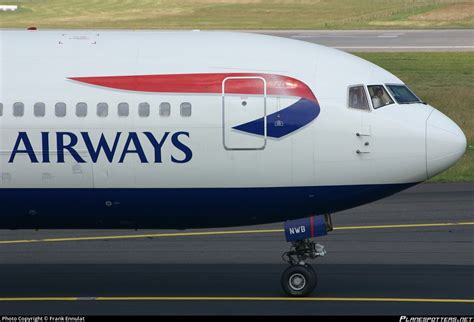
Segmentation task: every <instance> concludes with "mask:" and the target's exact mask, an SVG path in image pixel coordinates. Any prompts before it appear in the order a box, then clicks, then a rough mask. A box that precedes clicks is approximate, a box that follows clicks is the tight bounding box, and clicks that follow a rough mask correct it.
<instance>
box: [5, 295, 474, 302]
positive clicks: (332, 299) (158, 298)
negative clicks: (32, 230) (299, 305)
mask: <svg viewBox="0 0 474 322" xmlns="http://www.w3.org/2000/svg"><path fill="white" fill-rule="evenodd" d="M32 301H240V302H243V301H247V302H251V301H266V302H275V301H287V302H412V303H474V299H440V298H391V297H375V298H373V297H243V296H242V297H241V296H235V297H234V296H222V297H220V296H184V297H179V296H176V297H169V296H145V297H141V296H136V297H119V296H118V297H109V296H101V297H3V298H0V302H32Z"/></svg>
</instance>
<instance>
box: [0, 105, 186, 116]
mask: <svg viewBox="0 0 474 322" xmlns="http://www.w3.org/2000/svg"><path fill="white" fill-rule="evenodd" d="M3 109H4V108H3V104H2V103H0V116H3ZM191 110H192V106H191V103H188V102H184V103H181V104H180V114H181V116H183V117H190V116H191ZM150 112H151V107H150V104H149V103H146V102H144V103H140V104H138V116H140V117H149V116H150ZM87 113H88V105H87V103H84V102H80V103H77V104H76V116H77V117H86V116H87ZM33 114H34V116H36V117H44V116H45V115H46V104H45V103H41V102H38V103H35V104H34V105H33ZM66 114H67V106H66V103H63V102H59V103H56V104H55V105H54V115H55V116H57V117H65V116H66ZM96 114H97V116H98V117H107V116H109V104H107V103H98V104H97V106H96ZM159 114H160V116H163V117H168V116H170V115H171V104H170V103H167V102H163V103H161V104H160V105H159ZM24 115H25V104H24V103H22V102H16V103H13V116H15V117H22V116H24ZM117 115H118V116H120V117H128V116H129V115H130V105H129V104H128V103H119V104H118V105H117Z"/></svg>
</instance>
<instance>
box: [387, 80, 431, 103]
mask: <svg viewBox="0 0 474 322" xmlns="http://www.w3.org/2000/svg"><path fill="white" fill-rule="evenodd" d="M384 85H385V87H386V88H387V92H388V93H389V95H391V96H392V99H393V100H394V101H395V102H397V104H398V105H406V104H417V103H419V104H423V102H424V101H423V100H422V99H421V98H419V97H418V95H416V94H415V93H414V92H413V91H412V90H411V88H410V87H408V85H407V84H404V83H385V84H384ZM390 85H392V86H405V87H406V88H407V89H408V90H409V91H410V93H412V94H413V96H415V97H416V98H417V99H418V102H412V103H400V102H399V101H398V100H397V99H396V98H395V96H394V95H393V93H392V91H391V89H390V87H389V86H390Z"/></svg>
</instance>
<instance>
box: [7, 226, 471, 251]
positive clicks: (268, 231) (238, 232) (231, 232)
mask: <svg viewBox="0 0 474 322" xmlns="http://www.w3.org/2000/svg"><path fill="white" fill-rule="evenodd" d="M465 225H474V222H449V223H431V224H400V225H375V226H341V227H334V230H363V229H398V228H421V227H447V226H465ZM282 232H283V229H260V230H258V229H257V230H226V231H203V232H188V233H161V234H142V235H116V236H89V237H65V238H44V239H22V240H0V245H5V244H28V243H52V242H68V241H87V240H89V241H91V240H112V239H137V238H160V237H191V236H217V235H243V234H271V233H282Z"/></svg>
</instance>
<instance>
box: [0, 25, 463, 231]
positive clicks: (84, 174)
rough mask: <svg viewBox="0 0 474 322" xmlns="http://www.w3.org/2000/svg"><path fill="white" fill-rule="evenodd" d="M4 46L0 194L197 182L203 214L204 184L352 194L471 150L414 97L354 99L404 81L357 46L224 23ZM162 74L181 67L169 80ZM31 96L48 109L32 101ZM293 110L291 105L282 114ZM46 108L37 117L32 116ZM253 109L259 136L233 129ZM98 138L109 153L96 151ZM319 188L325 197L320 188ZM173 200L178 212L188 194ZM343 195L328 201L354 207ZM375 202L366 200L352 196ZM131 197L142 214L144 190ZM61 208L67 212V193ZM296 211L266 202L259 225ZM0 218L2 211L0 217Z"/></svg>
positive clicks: (46, 35)
mask: <svg viewBox="0 0 474 322" xmlns="http://www.w3.org/2000/svg"><path fill="white" fill-rule="evenodd" d="M0 45H1V51H0V71H1V78H0V103H1V104H3V107H2V109H3V111H2V114H1V116H0V199H2V194H3V195H4V196H5V197H4V198H7V197H6V196H8V199H9V200H11V199H12V198H13V199H15V194H18V195H19V196H21V194H24V193H25V191H28V194H30V193H31V194H35V193H38V191H40V190H43V191H40V192H39V193H40V194H41V193H44V191H54V192H57V191H59V190H61V189H63V191H64V190H68V189H69V190H74V191H79V192H78V193H80V191H92V190H94V189H96V191H99V190H100V191H107V193H108V194H109V195H110V197H105V196H104V197H103V199H101V200H97V203H94V205H91V207H95V206H98V205H101V206H100V207H102V206H104V205H105V206H104V207H106V208H104V209H106V210H107V211H109V210H110V209H115V208H114V207H115V206H116V207H117V208H120V205H121V204H123V203H124V202H123V201H122V200H121V199H120V198H122V197H116V196H114V195H113V192H111V191H114V189H116V190H117V191H118V190H120V191H122V193H125V192H124V191H132V190H134V189H135V190H136V189H146V190H147V191H153V189H157V190H156V191H166V193H169V191H171V190H170V189H178V190H176V191H179V189H185V190H187V191H190V189H191V190H193V191H198V195H199V197H198V198H199V199H201V200H200V201H199V205H201V206H202V207H203V208H204V207H205V206H206V205H207V206H208V207H209V212H210V213H213V212H217V211H223V209H225V207H226V204H225V203H224V202H222V204H221V203H220V202H218V201H216V200H214V199H213V197H212V195H211V194H209V195H208V194H205V195H201V193H202V191H205V189H211V190H212V191H216V190H218V189H240V190H239V191H242V189H244V190H245V189H271V188H276V189H291V188H298V189H300V188H303V189H304V188H314V189H318V187H320V188H321V187H333V188H334V187H345V188H344V189H346V188H347V187H351V186H352V187H354V189H356V187H361V188H360V189H361V191H360V192H361V193H362V192H363V191H364V189H367V187H369V186H370V187H376V186H377V187H386V186H391V185H392V186H393V185H400V189H394V190H393V191H390V193H393V192H395V191H398V190H401V189H402V188H405V187H406V186H409V185H411V184H415V183H418V182H422V181H424V180H426V179H427V178H428V177H431V176H434V175H436V174H437V173H439V172H441V171H443V170H445V169H446V168H447V167H449V166H451V165H452V164H453V163H454V162H455V161H456V160H458V159H459V158H460V157H461V156H462V154H463V153H464V149H465V146H466V141H465V137H464V135H463V133H462V131H461V130H460V129H459V128H458V127H457V126H456V125H455V124H454V123H453V122H452V121H450V120H449V119H448V118H447V117H445V116H444V115H442V114H441V113H440V112H438V111H436V110H435V109H433V107H431V106H429V105H425V104H422V103H421V102H419V103H413V104H398V103H397V101H396V100H394V103H393V104H390V105H387V106H383V107H381V108H378V109H374V107H373V106H372V103H371V99H370V94H369V93H368V92H366V95H367V97H368V102H369V109H368V110H361V109H356V108H351V107H349V106H348V95H349V94H348V93H349V88H350V87H352V86H355V85H362V86H364V88H365V90H366V91H367V86H369V85H382V86H386V84H403V82H402V81H401V80H399V79H398V78H397V77H395V76H393V75H392V74H390V73H389V72H387V71H385V70H383V69H381V68H379V67H378V66H376V65H374V64H371V63H369V62H367V61H364V60H362V59H360V58H357V57H355V56H352V55H350V54H347V53H344V52H341V51H337V50H333V49H329V48H325V47H322V46H317V45H313V44H309V43H305V42H299V41H293V40H287V39H283V38H276V37H268V36H260V35H250V34H239V33H218V32H100V33H95V32H91V31H41V32H23V31H0ZM150 75H151V77H155V78H147V77H150ZM165 75H168V76H166V77H178V78H176V79H175V80H174V81H175V82H176V84H174V85H170V84H171V82H172V81H173V80H170V78H166V77H165ZM169 75H171V76H169ZM176 75H177V76H176ZM183 75H184V76H183ZM208 75H211V76H210V77H211V78H212V79H211V78H209V79H208V78H207V77H208ZM163 77H164V78H163ZM182 79H185V81H184V83H183V81H182ZM206 82H207V83H206ZM150 84H151V85H150ZM180 84H182V86H181V85H180ZM153 86H155V87H153ZM173 86H174V87H173ZM256 87H257V89H255V88H256ZM170 88H171V89H172V91H171V89H170ZM217 88H218V89H219V90H217ZM249 88H252V89H251V90H250V91H248V89H249ZM301 93H303V94H301ZM304 95H307V96H306V97H305V96H304ZM312 95H314V96H312ZM18 103H20V104H22V105H23V106H24V107H23V109H24V112H23V114H22V115H19V113H20V111H21V108H20V107H19V105H18ZM37 103H44V108H41V107H39V108H38V110H35V108H34V106H35V104H37ZM58 103H60V105H61V106H58V105H57V104H58ZM62 103H64V104H65V106H66V108H65V111H66V113H65V115H64V116H63V114H61V113H62V111H63V106H64V105H63V104H62ZM78 103H81V104H82V107H81V108H82V109H81V112H79V107H78ZM103 103H106V108H105V104H103ZM124 103H126V104H124ZM119 104H122V107H123V106H125V105H127V106H128V108H127V110H128V114H127V113H123V114H122V115H119ZM163 104H164V105H165V106H164V109H163V110H162V109H161V107H160V105H163ZM301 104H307V105H305V106H303V105H301ZM85 105H87V107H86V108H84V106H85ZM98 105H100V107H98ZM15 106H16V107H15ZM147 106H149V107H148V108H147ZM289 106H294V108H293V109H288V110H286V112H284V110H285V108H287V107H289ZM306 108H307V109H308V111H310V110H311V109H313V110H311V111H312V112H311V111H310V112H308V113H309V114H311V113H313V114H312V115H309V114H308V113H306ZM15 109H17V110H15ZM104 109H105V110H106V114H107V115H105V114H104V113H105V112H104V111H105V110H104ZM298 109H305V110H304V111H302V112H299V111H298ZM43 110H44V116H43V115H39V116H38V115H35V114H37V113H40V114H41V112H42V111H43ZM84 111H86V112H84ZM167 111H169V115H168V114H167ZM82 112H84V114H80V113H82ZM280 112H281V113H282V114H281V116H280ZM293 112H296V113H299V114H295V113H293ZM78 113H79V114H80V116H78ZM188 113H190V115H189V114H188ZM285 113H286V114H285ZM305 113H306V114H305ZM20 114H21V113H20ZM99 114H100V115H99ZM295 115H296V116H295ZM270 116H271V117H270ZM280 117H281V118H282V119H281V120H280ZM285 118H286V119H285ZM258 119H261V121H262V122H260V123H259V122H257V120H258ZM252 120H255V122H254V123H252V124H250V125H249V126H253V127H254V128H256V129H255V131H254V132H253V133H250V132H249V131H247V130H242V129H240V130H239V129H236V128H235V127H238V126H241V125H242V124H245V123H246V122H250V121H252ZM431 123H433V126H431ZM292 126H293V127H292ZM259 127H260V128H259ZM285 129H286V130H285ZM259 131H261V132H259ZM279 131H280V132H279ZM281 131H284V132H281ZM274 133H276V134H274ZM101 137H102V139H103V140H105V141H103V142H102V143H104V142H105V143H106V145H107V146H108V147H109V148H110V151H108V152H107V151H106V150H104V149H102V150H100V149H99V150H98V147H99V145H100V144H99V143H100V139H101ZM76 139H77V142H75V140H76ZM153 139H154V140H155V141H154V140H153ZM58 141H61V142H58ZM104 147H105V146H104V145H103V146H102V148H104ZM405 185H406V186H405ZM127 189H128V190H127ZM203 189H204V190H203ZM347 189H349V188H347ZM211 190H209V191H211ZM173 191H174V190H173ZM344 191H345V190H344ZM304 193H305V194H306V192H304ZM319 193H321V196H323V195H325V194H326V192H325V191H324V192H321V191H320V190H315V194H319ZM354 193H355V195H357V193H358V192H354V191H351V198H352V199H353V198H355V197H354V196H355V195H354ZM28 194H27V195H28ZM386 194H389V193H386ZM386 194H385V193H382V194H380V196H379V197H382V196H384V195H386ZM70 197H71V196H64V198H66V199H67V198H70ZM168 197H169V196H168ZM267 197H268V198H269V199H271V197H270V196H266V197H265V198H267ZM275 197H276V196H275ZM318 197H319V196H318V195H313V196H306V197H305V198H309V199H308V201H307V203H308V204H307V207H306V208H305V210H304V211H305V213H300V214H299V217H304V216H307V215H310V214H311V212H310V209H314V212H318V211H320V210H321V211H329V210H340V209H343V208H345V207H344V206H339V205H335V206H334V208H331V207H329V206H324V207H322V208H320V207H318V206H317V205H316V204H315V205H313V206H312V204H311V202H312V201H311V200H312V199H313V200H314V199H317V198H318ZM101 198H102V197H101ZM134 198H136V197H134ZM146 198H150V195H148V194H147V197H146ZM151 198H156V199H157V200H159V199H160V198H159V196H155V197H153V196H151ZM174 198H176V204H175V206H176V207H177V208H179V207H180V205H181V204H182V203H186V200H180V198H177V197H176V196H175V195H174V194H173V200H175V199H174ZM206 198H207V199H206ZM242 198H243V197H242ZM245 198H248V196H246V197H245ZM298 198H299V197H298ZM27 199H28V198H27ZM34 199H36V198H34V197H33V198H32V200H34ZM79 199H80V198H79ZM116 199H117V200H116ZM119 199H120V200H119ZM202 199H206V200H205V201H203V200H202ZM326 199H327V198H326ZM336 199H337V198H336ZM352 199H351V201H350V202H345V201H344V200H343V199H341V200H335V201H334V203H341V202H342V203H343V204H347V207H349V206H354V205H356V204H357V202H355V201H354V200H352ZM373 199H374V198H370V197H368V196H361V203H364V202H368V201H371V200H373ZM20 200H22V198H21V197H18V199H17V201H16V202H19V203H21V202H20ZM265 200H266V201H265V204H266V203H268V199H265ZM301 200H304V199H298V202H302V201H301ZM27 201H28V200H26V201H25V202H26V203H28V202H27ZM291 201H292V200H288V201H287V203H291ZM127 202H129V203H130V201H128V200H127ZM233 202H235V201H233ZM242 202H245V203H250V204H251V203H253V202H257V201H252V200H251V199H246V200H242ZM295 202H296V200H295ZM303 202H305V201H303ZM318 202H321V201H320V200H319V201H318ZM325 202H326V201H325ZM51 203H54V201H51ZM257 203H258V202H257ZM326 203H327V202H326ZM143 204H150V201H143ZM216 204H218V205H219V206H215V209H214V210H213V207H214V206H213V205H216ZM265 204H259V205H258V206H257V208H258V209H261V208H265ZM129 205H130V207H132V206H134V207H136V208H135V209H136V210H135V211H136V212H137V213H140V205H141V203H140V202H139V201H137V203H136V204H132V203H130V204H129ZM232 205H233V203H232ZM232 205H230V204H229V205H228V206H232ZM285 205H286V204H285ZM325 205H326V204H325ZM155 206H156V205H155ZM155 206H153V207H155ZM288 206H289V205H288ZM57 207H58V208H61V209H62V210H61V211H63V212H68V211H71V209H72V208H74V205H71V204H69V206H68V207H65V205H63V204H61V203H59V204H58V205H57ZM62 207H63V208H62ZM150 207H151V204H150ZM311 207H313V208H311ZM109 208H110V209H109ZM8 209H9V211H10V212H12V216H13V215H15V216H19V217H20V216H23V215H25V216H27V217H28V216H29V215H31V214H33V215H36V214H40V215H44V216H45V218H48V220H49V219H51V218H49V217H48V216H49V213H48V212H50V211H51V210H50V209H51V207H50V206H48V205H47V204H45V202H44V200H43V201H42V203H41V205H39V204H38V206H35V204H34V202H33V201H32V203H31V204H28V206H25V205H24V204H21V205H20V204H18V209H19V210H18V213H15V209H16V208H15V204H13V201H12V202H10V204H9V207H8ZM20 209H21V210H20ZM41 209H43V210H41ZM91 209H92V208H91ZM94 209H96V208H94ZM127 209H128V210H130V209H131V208H127ZM172 209H173V203H169V204H167V207H166V212H167V215H169V216H172V215H173V214H172V212H173V210H172ZM83 210H84V209H83ZM96 210H97V211H100V208H98V209H96ZM156 211H157V212H159V211H158V210H156ZM183 211H184V210H183ZM242 211H248V209H246V208H243V209H242ZM306 211H308V212H306ZM111 215H112V214H111ZM297 215H298V214H291V215H289V214H288V215H287V216H286V217H285V216H284V215H283V214H281V215H278V216H275V217H274V218H272V217H271V214H266V215H265V218H262V219H261V220H257V222H270V221H276V220H281V219H284V218H287V217H288V218H290V217H294V216H297ZM55 216H56V215H55ZM254 217H255V216H254ZM183 218H184V217H183ZM186 218H187V217H186ZM22 220H24V219H22ZM183 220H186V219H183ZM1 221H2V217H1V215H0V226H2V224H1ZM157 221H158V222H159V220H157ZM8 222H9V225H10V224H11V225H13V224H12V223H14V222H15V221H14V219H9V220H8ZM231 222H233V221H232V220H229V224H230V223H231ZM235 222H236V223H237V222H238V223H240V224H247V223H248V224H250V223H253V222H252V221H250V220H249V221H248V222H247V221H243V220H235ZM34 225H36V226H40V227H41V226H42V225H41V221H35V224H34ZM181 225H182V226H183V227H188V226H189V227H191V226H193V227H194V226H203V227H204V226H208V225H206V224H205V223H202V224H199V225H195V224H192V225H187V224H186V223H185V222H181ZM223 225H225V223H224V224H223ZM19 226H21V227H23V226H25V227H28V225H26V224H25V225H19ZM59 226H64V227H66V226H68V225H66V224H64V225H59ZM78 226H80V225H78ZM112 226H113V225H112ZM152 226H153V227H155V226H156V227H160V226H161V225H160V224H159V223H158V224H154V225H152ZM164 226H170V227H174V226H180V225H164ZM209 226H212V224H209Z"/></svg>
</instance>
